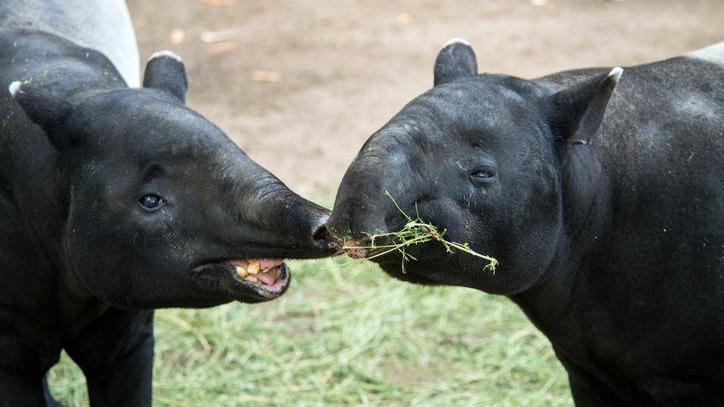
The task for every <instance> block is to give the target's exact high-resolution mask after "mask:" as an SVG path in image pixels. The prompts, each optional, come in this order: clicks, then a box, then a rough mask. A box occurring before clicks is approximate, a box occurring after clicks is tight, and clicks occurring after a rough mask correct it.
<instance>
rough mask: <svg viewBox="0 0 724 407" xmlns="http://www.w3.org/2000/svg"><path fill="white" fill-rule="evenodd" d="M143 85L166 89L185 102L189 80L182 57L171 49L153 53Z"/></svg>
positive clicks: (144, 75)
mask: <svg viewBox="0 0 724 407" xmlns="http://www.w3.org/2000/svg"><path fill="white" fill-rule="evenodd" d="M143 87H144V88H154V89H160V90H163V91H166V92H168V93H170V94H171V95H173V96H175V97H176V98H178V99H179V100H180V101H181V102H185V101H186V90H187V89H188V87H189V82H188V80H187V79H186V69H185V68H184V64H183V62H181V57H179V56H178V55H176V54H174V53H173V52H171V51H160V52H157V53H155V54H153V55H151V59H149V60H148V62H147V63H146V73H144V74H143Z"/></svg>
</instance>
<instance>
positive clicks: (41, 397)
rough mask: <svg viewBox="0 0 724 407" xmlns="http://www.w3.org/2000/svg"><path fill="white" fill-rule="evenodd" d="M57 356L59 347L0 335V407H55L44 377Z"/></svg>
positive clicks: (9, 334)
mask: <svg viewBox="0 0 724 407" xmlns="http://www.w3.org/2000/svg"><path fill="white" fill-rule="evenodd" d="M59 356H60V344H58V343H56V342H54V341H47V342H36V341H32V340H29V339H26V338H24V337H21V336H18V335H15V334H11V333H7V332H0V406H2V407H5V406H42V407H45V406H56V405H58V404H57V402H56V401H55V400H54V399H53V398H52V397H51V395H50V393H49V392H48V386H47V383H46V380H45V374H46V373H47V371H48V369H50V367H51V366H53V365H54V364H55V363H56V362H57V361H58V357H59Z"/></svg>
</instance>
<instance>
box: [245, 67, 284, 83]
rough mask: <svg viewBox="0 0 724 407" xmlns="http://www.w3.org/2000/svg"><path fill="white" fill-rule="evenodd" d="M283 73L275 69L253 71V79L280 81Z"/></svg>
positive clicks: (258, 80) (257, 80) (256, 80)
mask: <svg viewBox="0 0 724 407" xmlns="http://www.w3.org/2000/svg"><path fill="white" fill-rule="evenodd" d="M280 79H281V75H279V72H274V71H261V70H254V71H251V80H253V81H254V82H279V80H280Z"/></svg>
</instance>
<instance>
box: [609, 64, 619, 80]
mask: <svg viewBox="0 0 724 407" xmlns="http://www.w3.org/2000/svg"><path fill="white" fill-rule="evenodd" d="M622 74H623V68H621V67H620V66H617V67H615V68H613V69H611V72H609V73H608V77H609V78H612V79H613V80H614V81H616V82H618V80H619V79H621V75H622Z"/></svg>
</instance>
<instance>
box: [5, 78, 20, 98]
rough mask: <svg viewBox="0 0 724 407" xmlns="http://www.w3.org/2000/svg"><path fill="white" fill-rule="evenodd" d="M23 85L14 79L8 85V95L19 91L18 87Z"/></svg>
mask: <svg viewBox="0 0 724 407" xmlns="http://www.w3.org/2000/svg"><path fill="white" fill-rule="evenodd" d="M22 86H23V83H22V82H20V81H14V82H13V83H11V84H10V86H8V91H9V92H10V95H11V96H12V97H15V95H16V94H17V93H18V92H19V91H20V88H21V87H22Z"/></svg>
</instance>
